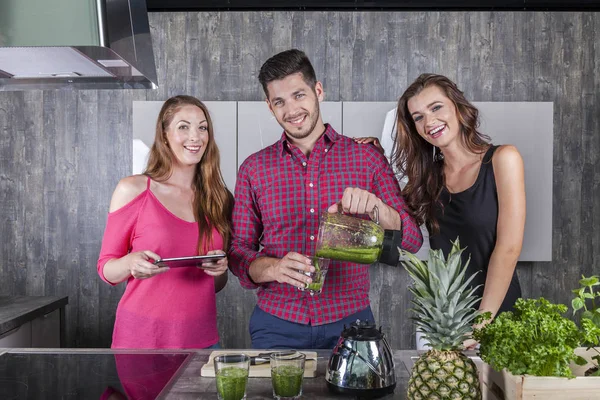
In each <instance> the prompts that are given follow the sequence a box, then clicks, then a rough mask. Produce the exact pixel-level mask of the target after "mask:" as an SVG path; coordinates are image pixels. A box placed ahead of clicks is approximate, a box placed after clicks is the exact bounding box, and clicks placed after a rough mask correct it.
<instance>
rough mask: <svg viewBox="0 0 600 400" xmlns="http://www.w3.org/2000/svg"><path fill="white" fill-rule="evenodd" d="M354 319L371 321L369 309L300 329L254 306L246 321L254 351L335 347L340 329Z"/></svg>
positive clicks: (298, 326)
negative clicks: (330, 321)
mask: <svg viewBox="0 0 600 400" xmlns="http://www.w3.org/2000/svg"><path fill="white" fill-rule="evenodd" d="M357 319H360V320H361V321H364V320H369V321H371V322H374V321H375V318H374V317H373V312H372V311H371V307H367V308H365V309H364V310H361V311H359V312H357V313H355V314H352V315H349V316H347V317H346V318H344V319H342V320H339V321H336V322H332V323H331V324H325V325H318V326H312V325H303V324H297V323H295V322H290V321H286V320H284V319H280V318H277V317H275V316H273V315H271V314H269V313H267V312H265V311H263V310H261V309H260V308H259V307H258V306H256V307H255V308H254V312H253V313H252V316H251V317H250V327H249V328H250V338H251V339H252V348H254V349H328V350H331V349H333V348H334V347H335V345H336V343H337V341H338V339H339V337H340V334H341V333H342V330H343V329H344V325H346V327H348V326H350V324H351V323H352V322H354V321H356V320H357Z"/></svg>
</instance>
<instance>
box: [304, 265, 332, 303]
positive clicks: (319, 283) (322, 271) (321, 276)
mask: <svg viewBox="0 0 600 400" xmlns="http://www.w3.org/2000/svg"><path fill="white" fill-rule="evenodd" d="M310 259H311V261H312V266H313V267H315V272H306V271H301V272H302V273H303V274H304V275H306V276H310V278H311V279H312V282H311V283H309V284H308V285H306V286H305V287H303V288H299V289H300V290H306V291H308V293H310V294H311V295H314V294H315V293H317V294H318V293H321V291H323V285H324V284H325V276H326V275H327V271H329V258H322V257H316V256H312V257H310Z"/></svg>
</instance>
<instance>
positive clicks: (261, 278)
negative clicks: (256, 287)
mask: <svg viewBox="0 0 600 400" xmlns="http://www.w3.org/2000/svg"><path fill="white" fill-rule="evenodd" d="M277 261H279V259H278V258H273V257H258V258H257V259H256V260H254V261H252V263H251V264H250V268H248V276H250V279H252V281H253V282H254V283H256V284H260V283H266V282H272V281H273V278H272V277H271V275H270V274H269V270H270V268H271V266H273V265H274V264H275V263H276V262H277Z"/></svg>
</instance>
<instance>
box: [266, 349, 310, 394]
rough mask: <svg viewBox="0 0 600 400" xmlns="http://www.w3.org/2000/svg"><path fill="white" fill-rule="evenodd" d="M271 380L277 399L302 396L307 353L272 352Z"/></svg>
mask: <svg viewBox="0 0 600 400" xmlns="http://www.w3.org/2000/svg"><path fill="white" fill-rule="evenodd" d="M270 358H271V382H272V383H273V398H275V399H277V400H291V399H299V398H300V397H301V396H302V379H303V378H304V364H305V362H306V355H305V354H303V353H300V352H294V353H292V354H290V352H289V351H276V352H273V353H271V357H270Z"/></svg>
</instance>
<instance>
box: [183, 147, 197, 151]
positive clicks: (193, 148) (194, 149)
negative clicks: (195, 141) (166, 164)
mask: <svg viewBox="0 0 600 400" xmlns="http://www.w3.org/2000/svg"><path fill="white" fill-rule="evenodd" d="M183 147H184V148H186V149H188V150H190V151H198V150H200V146H183Z"/></svg>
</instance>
